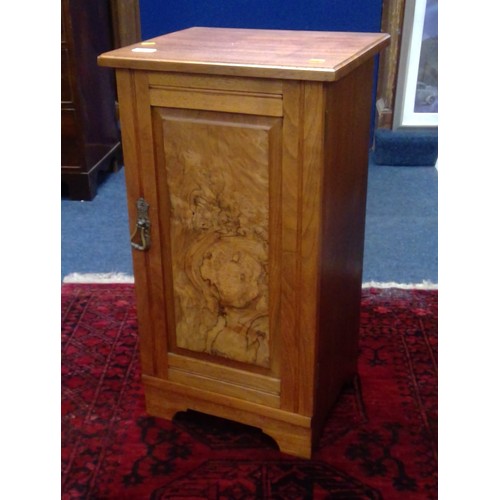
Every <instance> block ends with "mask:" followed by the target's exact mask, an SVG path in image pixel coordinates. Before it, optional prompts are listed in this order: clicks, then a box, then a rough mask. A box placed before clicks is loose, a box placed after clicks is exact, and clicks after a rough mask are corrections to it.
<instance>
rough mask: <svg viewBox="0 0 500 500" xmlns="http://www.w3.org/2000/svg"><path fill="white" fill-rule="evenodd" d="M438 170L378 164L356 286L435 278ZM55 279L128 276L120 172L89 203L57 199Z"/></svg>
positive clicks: (370, 189) (370, 183)
mask: <svg viewBox="0 0 500 500" xmlns="http://www.w3.org/2000/svg"><path fill="white" fill-rule="evenodd" d="M437 177H438V175H437V171H436V169H435V168H429V167H398V168H396V167H394V166H384V165H377V164H375V162H374V161H373V160H371V162H370V165H369V177H368V199H367V216H366V237H365V258H364V272H363V281H364V282H367V281H379V282H398V283H421V282H423V281H430V282H432V283H437V280H438V253H437V244H438V242H437V183H438V181H437ZM61 215H62V220H61V225H62V249H61V252H62V263H61V264H62V269H61V274H62V277H64V276H66V275H68V274H70V273H124V274H128V275H132V257H131V250H130V244H129V227H128V222H127V206H126V195H125V178H124V169H123V168H122V169H120V171H118V172H117V173H114V174H113V173H110V174H108V175H107V177H105V178H104V179H103V181H102V182H101V183H100V185H99V188H98V191H97V196H96V197H95V198H94V200H92V201H89V202H79V201H70V200H62V207H61Z"/></svg>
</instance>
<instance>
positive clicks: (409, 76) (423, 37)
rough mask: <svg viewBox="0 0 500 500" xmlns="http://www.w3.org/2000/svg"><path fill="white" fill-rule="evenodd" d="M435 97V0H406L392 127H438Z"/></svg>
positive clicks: (436, 16) (436, 76) (436, 15)
mask: <svg viewBox="0 0 500 500" xmlns="http://www.w3.org/2000/svg"><path fill="white" fill-rule="evenodd" d="M438 101H439V99H438V0H408V1H407V2H406V7H405V15H404V24H403V37H402V42H401V56H400V69H399V75H398V82H397V88H396V100H395V108H394V124H393V128H395V129H397V128H402V127H437V125H438Z"/></svg>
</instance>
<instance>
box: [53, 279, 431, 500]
mask: <svg viewBox="0 0 500 500" xmlns="http://www.w3.org/2000/svg"><path fill="white" fill-rule="evenodd" d="M437 302H438V292H437V291H436V290H403V289H396V288H389V289H375V288H373V289H365V290H363V301H362V317H361V319H362V321H361V336H360V358H359V380H360V381H359V383H358V384H356V385H355V386H352V387H346V389H345V391H344V392H343V394H342V395H341V397H340V399H339V401H338V404H337V405H336V406H335V408H334V409H333V410H332V412H331V415H330V417H329V420H328V423H327V425H326V428H325V430H324V432H323V436H322V438H321V441H320V444H319V448H318V449H317V451H316V452H315V453H314V454H313V457H312V460H303V459H298V458H294V457H291V456H289V455H285V454H282V453H280V452H279V450H278V449H277V447H276V445H275V444H274V442H273V441H272V440H271V439H270V438H268V437H267V436H265V435H264V434H262V433H261V432H260V431H259V430H257V429H253V428H249V427H246V426H243V425H240V424H237V423H234V422H229V421H226V420H222V419H218V418H214V417H210V416H207V415H202V414H198V413H195V412H185V413H179V414H178V415H177V416H176V418H175V420H174V421H173V422H168V421H166V420H162V419H157V418H152V417H148V416H147V415H146V413H145V410H144V401H143V390H142V386H141V382H140V367H139V360H138V351H137V349H138V343H137V321H136V310H135V297H134V287H133V285H128V284H113V285H110V284H106V285H104V284H101V285H84V284H78V285H73V284H64V285H63V286H62V327H63V328H62V330H63V331H62V498H63V499H70V498H71V499H72V498H78V499H80V498H82V499H83V498H86V499H93V500H94V499H119V500H126V499H130V500H134V499H179V500H180V499H285V500H292V499H381V498H383V499H387V500H390V499H395V500H399V499H405V500H407V499H408V500H412V499H423V498H426V499H432V498H437Z"/></svg>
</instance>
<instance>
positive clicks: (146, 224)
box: [130, 198, 151, 252]
mask: <svg viewBox="0 0 500 500" xmlns="http://www.w3.org/2000/svg"><path fill="white" fill-rule="evenodd" d="M135 205H136V207H137V222H136V224H135V230H134V232H133V233H132V236H131V237H130V244H131V245H132V248H134V249H135V250H140V251H141V252H144V251H146V250H147V249H148V248H149V247H150V245H151V234H150V228H151V223H150V221H149V216H148V209H149V204H148V203H147V202H146V200H145V199H144V198H139V199H138V200H137V202H136V204H135ZM134 240H139V242H136V241H134Z"/></svg>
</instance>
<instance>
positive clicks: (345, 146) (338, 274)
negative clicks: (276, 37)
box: [315, 61, 373, 432]
mask: <svg viewBox="0 0 500 500" xmlns="http://www.w3.org/2000/svg"><path fill="white" fill-rule="evenodd" d="M372 75H373V61H369V62H367V63H365V64H364V65H362V66H360V67H359V68H357V69H356V70H355V71H353V72H352V73H351V74H349V75H348V76H347V77H346V78H344V79H342V80H340V81H339V82H334V83H332V84H328V87H327V89H326V106H325V109H326V123H325V137H326V141H325V169H324V178H323V183H322V184H323V185H322V190H323V208H322V224H321V234H322V240H321V263H322V264H321V272H320V284H319V286H320V301H319V304H318V305H319V310H318V313H319V323H318V351H317V358H316V361H317V386H316V396H315V416H316V419H317V420H316V425H317V429H316V432H319V429H320V428H321V423H322V421H323V420H324V418H326V416H327V414H328V412H329V411H330V409H331V407H332V405H333V404H334V403H335V400H336V398H337V396H338V394H339V392H340V390H341V388H342V386H343V385H344V384H345V383H347V382H349V381H351V380H352V379H353V377H354V376H355V375H356V372H357V346H358V340H357V339H358V333H359V332H358V331H359V315H360V301H361V280H362V270H363V246H364V233H365V211H366V190H367V175H368V150H369V130H370V104H371V98H370V90H371V81H372V80H371V78H372ZM354 131H355V133H354Z"/></svg>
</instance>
